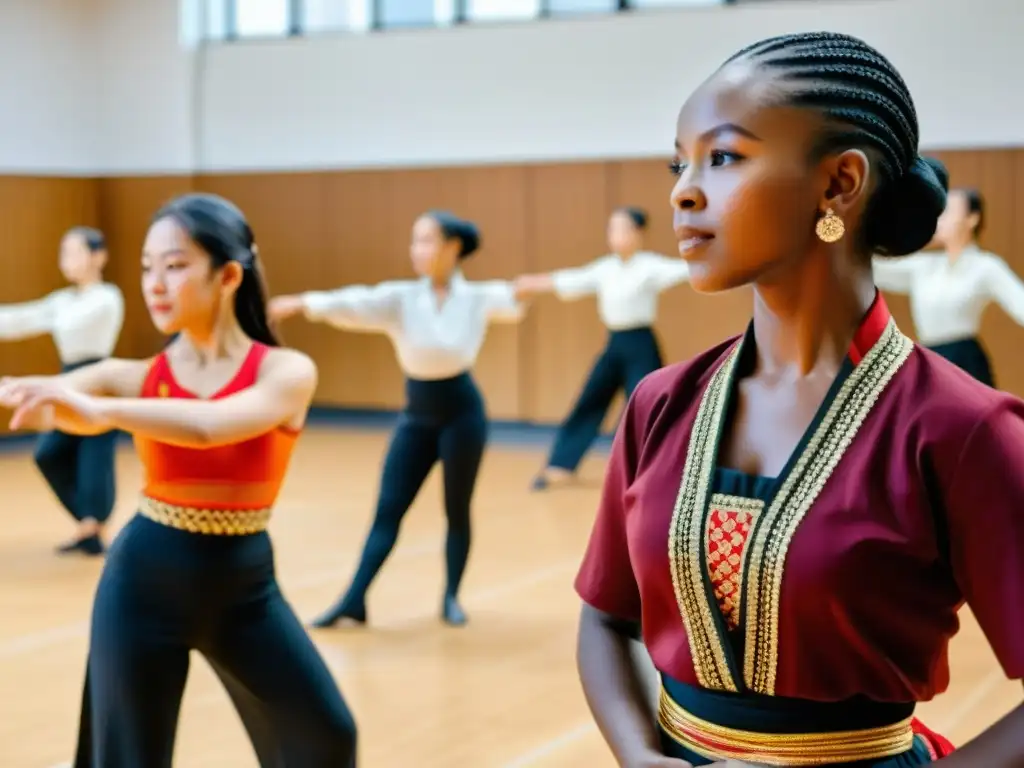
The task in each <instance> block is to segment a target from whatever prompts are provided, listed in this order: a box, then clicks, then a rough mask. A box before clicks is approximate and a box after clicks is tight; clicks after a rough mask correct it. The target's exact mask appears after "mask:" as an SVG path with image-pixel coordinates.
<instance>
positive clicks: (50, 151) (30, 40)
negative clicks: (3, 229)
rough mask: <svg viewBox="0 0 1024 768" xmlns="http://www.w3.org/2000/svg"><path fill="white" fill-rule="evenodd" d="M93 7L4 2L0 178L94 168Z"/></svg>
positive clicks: (80, 2) (80, 1)
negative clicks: (4, 175) (5, 175)
mask: <svg viewBox="0 0 1024 768" xmlns="http://www.w3.org/2000/svg"><path fill="white" fill-rule="evenodd" d="M94 18H95V13H94V2H93V0H0V173H6V174H20V173H31V174H33V175H36V174H53V175H58V174H65V173H68V174H78V173H88V172H90V171H91V170H92V169H93V168H94V159H95V155H96V148H97V140H98V132H97V127H96V122H95V115H96V110H95V106H96V104H95V102H96V67H95V57H94V55H93V49H92V47H91V44H90V36H91V35H90V31H91V28H92V27H91V25H92V23H93V20H94Z"/></svg>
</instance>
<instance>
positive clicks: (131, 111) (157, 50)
mask: <svg viewBox="0 0 1024 768" xmlns="http://www.w3.org/2000/svg"><path fill="white" fill-rule="evenodd" d="M72 1H74V0H72ZM0 2H3V0H0ZM95 2H97V3H98V4H99V13H98V19H99V33H98V35H97V39H96V46H97V56H98V63H97V68H96V79H97V90H98V94H99V96H98V99H99V102H98V103H99V106H100V110H101V114H100V118H99V133H100V137H99V141H98V145H97V149H96V158H95V167H96V168H98V169H100V170H101V171H102V172H103V173H105V174H107V175H112V176H116V175H130V174H133V173H135V174H156V173H162V172H167V173H181V172H188V171H191V170H192V169H193V168H194V167H195V165H196V162H195V152H194V145H195V141H194V138H195V133H196V124H195V115H194V108H193V105H194V101H195V97H196V94H197V93H198V86H197V83H196V82H195V70H194V65H195V63H196V61H197V54H196V52H195V50H194V49H192V48H190V47H188V46H187V45H186V44H185V41H184V40H183V39H182V20H181V11H182V8H183V7H184V5H183V3H182V0H95Z"/></svg>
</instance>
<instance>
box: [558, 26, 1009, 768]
mask: <svg viewBox="0 0 1024 768" xmlns="http://www.w3.org/2000/svg"><path fill="white" fill-rule="evenodd" d="M675 147H676V158H675V161H674V162H673V164H672V168H673V171H674V173H675V175H676V182H675V186H674V187H673V189H672V193H671V204H672V206H673V209H674V211H675V216H674V226H675V231H676V236H677V239H678V241H679V250H680V253H681V255H682V257H683V258H684V259H685V260H686V261H687V262H688V264H689V265H690V282H691V284H692V285H693V287H694V289H696V290H698V291H702V292H709V293H711V292H718V291H724V290H728V289H730V288H735V287H738V286H741V285H751V286H752V287H753V289H754V306H753V319H752V322H751V323H750V325H749V327H748V329H747V331H746V333H745V334H743V335H742V336H740V337H737V338H733V339H729V340H727V341H725V342H723V343H722V344H720V345H718V346H716V347H714V348H712V349H710V350H708V351H707V352H704V353H702V354H701V355H698V356H697V357H696V358H694V359H692V360H690V361H688V362H685V363H680V364H676V365H670V366H668V367H666V368H662V369H661V370H659V371H656V372H655V373H653V374H651V375H650V376H648V377H647V378H645V379H644V380H643V381H642V382H641V383H640V385H639V386H638V387H637V389H636V391H635V392H634V394H633V397H632V399H631V400H630V402H629V405H628V406H627V409H626V412H625V414H624V416H623V420H622V423H621V425H620V427H619V430H618V433H617V434H616V438H615V444H614V448H613V452H612V456H611V459H610V461H609V465H608V469H607V474H606V477H605V485H604V490H603V496H602V500H601V503H600V507H599V509H598V513H597V517H596V520H595V523H594V528H593V532H592V534H591V538H590V542H589V545H588V548H587V551H586V555H585V557H584V561H583V564H582V567H581V568H580V571H579V574H578V576H577V579H576V588H577V591H578V593H579V594H580V596H581V597H582V599H583V601H584V606H583V610H582V613H581V617H580V628H579V645H578V664H579V670H580V677H581V680H582V683H583V688H584V691H585V693H586V696H587V700H588V702H589V704H590V707H591V710H592V712H593V714H594V717H595V719H596V721H597V723H598V725H599V727H600V729H601V731H602V733H603V735H604V737H605V739H606V740H607V742H608V744H609V746H610V747H611V749H612V751H613V752H614V754H615V756H616V758H617V759H618V762H619V764H620V765H624V766H629V767H630V768H641V767H644V768H652V767H655V766H658V767H661V768H673V767H676V766H678V767H679V768H684V767H685V766H703V765H714V766H720V767H721V766H741V765H755V764H756V765H780V766H782V765H786V766H794V765H831V766H858V767H859V768H883V767H884V768H909V766H916V765H923V764H928V763H931V762H936V761H937V762H945V763H946V764H947V765H948V766H949V768H956V767H957V766H985V767H986V768H1004V767H1005V768H1009V766H1017V765H1021V761H1022V760H1024V707H1019V708H1017V709H1016V710H1014V711H1013V712H1012V713H1010V714H1009V715H1008V716H1007V717H1006V718H1005V719H1003V720H1002V721H1000V722H999V723H997V724H996V725H994V726H992V727H991V728H989V729H988V730H987V731H986V732H984V733H983V734H981V735H980V736H978V737H977V738H976V739H975V740H973V741H972V742H970V743H969V744H967V745H965V746H963V747H961V748H959V749H958V750H954V749H953V747H952V745H951V744H950V743H949V742H948V741H946V740H945V739H943V738H942V737H940V736H939V735H937V734H934V733H932V732H931V731H929V730H928V729H927V728H926V727H925V726H924V725H923V724H922V723H920V722H919V721H918V720H917V719H915V718H914V717H913V713H914V709H915V704H916V703H917V702H920V701H926V700H928V699H931V698H932V697H933V696H935V695H936V694H939V693H941V692H942V691H943V690H944V689H945V688H946V686H947V684H948V681H949V668H948V663H947V644H948V642H949V640H950V638H951V636H952V635H954V634H955V632H956V629H957V626H958V620H957V611H958V609H959V608H960V606H961V605H962V604H963V603H964V602H966V603H967V604H968V605H969V606H970V608H971V610H972V612H973V613H974V615H975V616H976V618H977V620H978V622H979V624H980V626H981V628H982V630H983V631H984V633H985V635H986V636H987V638H988V640H989V642H990V644H991V646H992V648H993V650H994V651H995V654H996V656H997V657H998V659H999V661H1000V662H1001V664H1002V667H1003V670H1004V671H1005V673H1006V675H1007V676H1009V677H1010V678H1012V679H1020V678H1022V677H1024V613H1022V612H1021V611H1020V610H1017V609H1016V606H1017V605H1018V604H1019V603H1020V585H1021V584H1022V583H1024V516H1022V514H1021V512H1020V501H1019V500H1020V499H1021V498H1022V497H1024V403H1022V402H1021V401H1020V400H1018V399H1016V398H1014V397H1011V396H1009V395H1006V394H1004V393H1000V392H997V391H996V390H993V389H991V388H989V387H986V386H984V385H982V384H979V383H978V382H976V381H974V380H973V379H971V378H969V377H967V376H964V375H962V373H961V372H960V371H958V370H957V369H956V368H955V367H954V366H953V365H952V364H951V363H949V362H948V361H946V360H945V359H943V358H941V357H940V356H939V355H937V354H935V353H933V352H931V351H930V350H927V349H924V348H922V347H919V346H917V345H915V344H914V343H913V342H911V341H910V340H909V339H908V338H907V337H906V336H904V335H903V334H902V333H901V332H900V330H899V329H898V328H897V327H896V325H895V323H894V321H893V319H892V318H891V317H890V315H889V312H888V310H887V309H886V306H885V302H884V301H883V299H882V297H881V296H880V295H879V293H878V290H877V289H876V287H875V285H874V283H873V281H872V254H883V255H885V256H888V257H898V256H901V255H903V254H911V253H914V252H916V251H918V250H919V249H921V248H922V247H924V246H925V244H927V243H928V242H929V241H930V240H931V238H932V236H933V234H934V232H935V228H936V222H937V220H938V218H939V215H940V214H941V213H942V211H943V208H944V206H945V201H946V188H947V176H946V173H945V170H944V169H943V168H942V166H941V165H939V164H938V163H935V162H932V161H929V160H925V159H924V158H922V157H920V155H919V154H918V127H917V117H916V113H915V109H914V104H913V101H912V100H911V97H910V93H909V92H908V90H907V87H906V85H905V84H904V82H903V80H902V78H901V77H900V75H899V73H898V72H897V71H896V70H895V69H894V68H893V66H892V65H891V64H890V63H889V62H888V61H887V60H886V59H885V58H884V57H883V56H882V55H881V54H880V53H879V52H877V51H876V50H874V49H873V48H871V47H869V46H868V45H866V44H865V43H864V42H862V41H860V40H858V39H856V38H853V37H849V36H846V35H840V34H833V33H825V32H822V33H804V34H795V35H786V36H782V37H774V38H771V39H768V40H764V41H761V42H759V43H757V44H756V45H752V46H750V47H749V48H746V49H744V50H742V51H740V52H739V53H738V54H736V55H735V56H733V57H732V58H730V59H729V60H728V61H727V62H726V63H725V64H724V65H723V66H722V67H721V68H719V69H718V70H717V71H716V72H715V73H714V74H713V75H712V76H711V77H710V78H709V79H708V80H707V81H706V82H705V83H704V84H703V85H701V87H700V88H699V89H698V90H697V91H695V92H694V93H693V94H692V95H691V96H690V98H689V99H688V100H687V101H686V103H685V104H684V105H683V107H682V109H681V111H680V113H679V118H678V123H677V128H676V142H675ZM638 634H639V636H640V637H642V641H643V643H644V645H645V646H646V647H647V650H648V651H649V653H650V656H651V658H652V660H653V662H654V665H655V666H656V667H657V669H658V671H659V672H660V678H661V687H660V691H659V692H658V697H657V701H658V706H657V711H656V712H652V711H651V709H650V707H649V705H648V702H649V701H650V699H649V698H648V697H647V696H645V695H644V692H643V690H642V684H641V681H640V677H639V675H638V674H637V670H636V669H635V667H634V666H633V661H632V659H633V657H632V655H631V653H630V649H629V638H630V637H631V636H637V635H638Z"/></svg>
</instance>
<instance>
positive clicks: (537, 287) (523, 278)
mask: <svg viewBox="0 0 1024 768" xmlns="http://www.w3.org/2000/svg"><path fill="white" fill-rule="evenodd" d="M512 285H513V286H514V288H515V292H516V296H517V297H519V298H522V297H525V296H532V295H533V294H537V293H546V292H547V291H549V290H551V277H550V276H549V275H520V276H519V277H517V278H516V279H515V280H513V281H512Z"/></svg>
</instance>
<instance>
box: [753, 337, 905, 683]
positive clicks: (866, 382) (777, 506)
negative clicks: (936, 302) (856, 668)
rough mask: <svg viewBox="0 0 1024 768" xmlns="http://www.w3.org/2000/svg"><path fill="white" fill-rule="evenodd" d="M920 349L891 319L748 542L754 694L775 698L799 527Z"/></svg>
mask: <svg viewBox="0 0 1024 768" xmlns="http://www.w3.org/2000/svg"><path fill="white" fill-rule="evenodd" d="M913 348H914V345H913V342H911V341H910V339H908V338H907V337H906V336H904V335H903V334H902V333H901V332H900V330H899V328H897V327H896V323H895V321H893V320H891V319H890V320H889V323H888V325H887V326H886V329H885V331H884V332H883V333H882V336H881V338H879V340H878V341H877V342H876V343H875V345H874V346H873V347H872V348H871V350H870V351H869V352H868V353H867V354H866V355H865V356H864V359H863V360H862V361H861V362H860V364H859V365H857V366H856V367H855V368H854V369H853V371H852V372H851V373H850V375H849V376H848V377H847V378H846V381H844V382H843V384H842V386H841V387H840V388H839V393H838V394H837V395H836V397H835V399H834V400H833V401H832V404H831V405H830V406H829V409H828V411H827V412H826V414H825V417H824V418H823V419H822V420H821V422H820V423H819V424H818V427H817V429H815V430H814V434H813V435H812V436H811V439H810V440H809V441H808V443H807V446H806V448H805V449H804V450H803V451H802V452H801V454H800V457H799V459H798V460H797V462H796V464H795V465H794V466H793V469H792V471H791V472H789V474H788V475H787V476H786V478H785V480H784V481H783V484H782V487H781V488H780V489H779V491H778V493H777V494H776V495H775V498H774V499H772V502H771V504H770V506H769V507H768V510H767V512H766V513H765V514H764V515H762V516H761V519H760V520H758V525H757V526H756V527H755V529H754V531H753V532H752V533H751V538H750V542H749V543H748V545H747V546H748V551H749V558H750V562H749V566H748V568H747V578H746V584H745V585H744V590H745V592H746V595H747V597H746V607H747V608H748V610H747V612H746V615H745V616H744V617H743V618H744V621H745V624H746V645H745V652H744V669H743V676H744V679H745V680H746V683H747V685H748V686H749V687H750V688H751V690H753V691H755V692H757V693H763V694H767V695H769V696H771V695H774V694H775V682H776V672H777V670H778V660H779V598H780V595H781V592H782V578H783V573H784V570H785V564H786V554H787V553H788V551H789V545H790V543H791V542H792V540H793V536H794V534H795V533H796V529H797V527H798V526H799V525H800V523H801V521H802V520H803V519H804V517H805V516H806V515H807V512H808V511H809V510H810V508H811V505H813V504H814V501H815V499H817V497H818V495H819V494H820V493H821V491H822V489H823V488H824V487H825V484H826V483H827V482H828V480H829V478H830V477H831V475H832V472H833V470H834V469H835V468H836V466H837V465H838V464H839V461H840V460H841V459H842V458H843V455H844V454H845V453H846V449H847V448H849V447H850V445H851V443H853V439H854V437H856V435H857V431H858V430H859V429H860V427H861V425H862V424H863V423H864V420H865V419H866V418H867V416H868V414H869V413H870V412H871V409H872V408H873V407H874V405H875V403H876V402H878V398H879V397H880V396H881V394H882V392H883V390H884V389H885V387H886V386H887V385H888V384H889V382H890V381H891V380H892V377H893V376H895V375H896V372H897V371H898V370H899V369H900V367H901V366H902V365H903V363H904V362H906V360H907V358H908V357H909V356H910V353H911V351H913Z"/></svg>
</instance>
